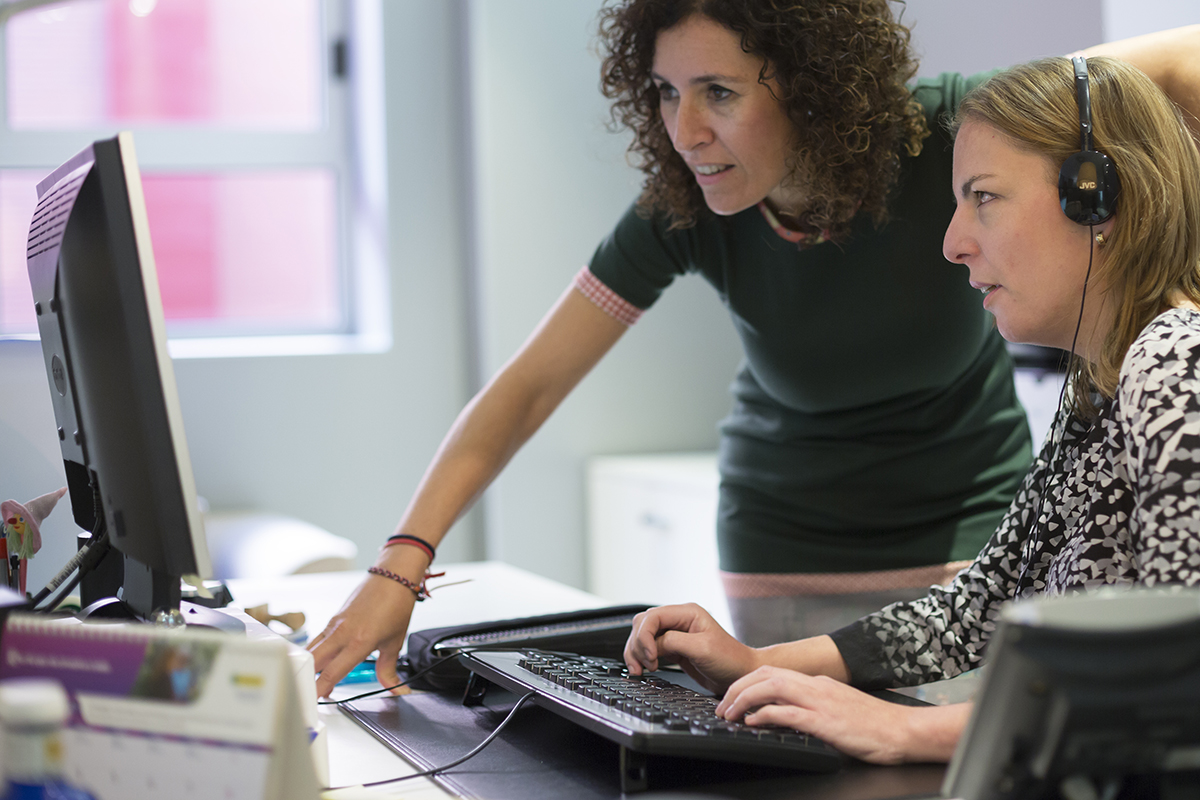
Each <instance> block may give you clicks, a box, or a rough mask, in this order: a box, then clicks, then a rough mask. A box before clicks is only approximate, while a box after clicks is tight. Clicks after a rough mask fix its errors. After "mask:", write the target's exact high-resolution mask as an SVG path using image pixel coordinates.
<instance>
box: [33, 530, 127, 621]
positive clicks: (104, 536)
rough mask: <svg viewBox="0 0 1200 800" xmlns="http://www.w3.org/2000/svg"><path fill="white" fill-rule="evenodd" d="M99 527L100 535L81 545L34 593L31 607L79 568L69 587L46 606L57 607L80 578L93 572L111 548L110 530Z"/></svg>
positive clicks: (49, 607) (48, 607)
mask: <svg viewBox="0 0 1200 800" xmlns="http://www.w3.org/2000/svg"><path fill="white" fill-rule="evenodd" d="M98 527H101V532H100V535H99V536H98V537H96V538H95V539H93V541H92V542H91V544H89V545H87V546H86V547H81V548H80V549H79V550H78V551H76V553H75V555H74V556H72V557H71V560H70V561H68V562H67V563H66V566H64V567H63V568H62V569H61V570H59V571H58V574H57V575H55V576H54V577H53V578H51V579H50V582H49V583H47V584H46V585H45V586H44V587H43V588H42V590H41V591H40V592H38V593H37V594H36V595H34V597H33V599H32V600H31V601H30V603H29V607H30V608H34V609H36V608H37V606H38V604H39V603H41V602H42V601H43V600H45V599H46V597H47V596H48V595H49V594H50V593H51V592H53V591H54V590H55V589H57V588H58V587H59V586H60V585H61V584H62V582H63V581H64V580H66V579H67V576H68V575H70V574H71V573H72V572H75V570H76V568H78V570H79V571H78V572H77V573H76V574H75V578H74V579H73V580H72V581H71V582H70V583H68V584H67V588H66V589H65V590H63V591H62V592H60V593H59V596H58V597H57V598H55V601H54V602H52V603H49V604H47V605H46V607H45V608H46V609H53V608H55V607H57V606H58V604H59V603H60V602H61V601H63V600H64V599H66V597H67V595H69V594H70V593H71V590H72V589H74V588H75V587H76V586H77V585H78V584H79V581H80V579H81V578H82V577H83V576H84V575H85V574H86V573H88V572H91V570H92V569H94V568H95V566H96V564H97V563H98V562H99V561H100V559H101V558H103V557H104V555H105V553H107V552H108V549H109V544H108V531H107V530H106V529H104V528H103V527H102V526H98ZM89 556H90V558H89Z"/></svg>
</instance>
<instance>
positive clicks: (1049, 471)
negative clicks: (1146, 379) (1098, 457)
mask: <svg viewBox="0 0 1200 800" xmlns="http://www.w3.org/2000/svg"><path fill="white" fill-rule="evenodd" d="M1094 233H1095V227H1094V226H1092V225H1088V266H1087V274H1086V275H1084V277H1083V292H1082V293H1081V294H1080V297H1079V318H1078V319H1077V320H1075V334H1074V335H1073V336H1072V337H1071V349H1070V350H1069V351H1067V372H1066V375H1065V376H1064V377H1063V385H1062V388H1061V389H1060V390H1059V392H1058V413H1059V415H1061V414H1062V411H1063V399H1064V398H1065V397H1066V396H1067V384H1068V383H1070V381H1071V370H1072V369H1073V368H1074V366H1075V345H1076V344H1077V343H1078V342H1079V328H1080V326H1082V325H1083V306H1084V304H1085V303H1087V287H1088V283H1089V282H1090V281H1091V279H1092V257H1093V256H1094V255H1095V253H1096V248H1095V244H1094V243H1095V241H1096V237H1095V236H1094V235H1093V234H1094ZM1069 421H1070V420H1069V419H1063V420H1061V424H1060V425H1059V426H1058V430H1057V431H1054V432H1053V433H1057V434H1058V436H1057V438H1055V440H1054V450H1053V451H1052V453H1051V455H1050V462H1049V463H1048V464H1047V465H1046V478H1045V480H1043V481H1042V496H1041V497H1040V498H1038V507H1037V513H1036V514H1034V517H1033V525H1032V528H1033V530H1032V533H1033V535H1032V536H1031V537H1030V540H1029V559H1028V560H1027V561H1026V562H1025V563H1024V564H1023V565H1022V566H1021V572H1020V574H1019V575H1017V585H1016V587H1015V588H1014V589H1013V597H1016V598H1019V597H1020V596H1021V591H1022V590H1023V589H1024V586H1025V578H1026V577H1028V575H1029V569H1030V567H1031V566H1032V565H1033V556H1034V551H1035V550H1036V549H1037V546H1038V543H1039V542H1040V541H1041V538H1042V512H1044V511H1045V510H1046V498H1047V497H1048V496H1049V495H1050V490H1051V489H1052V488H1053V487H1052V486H1051V484H1050V480H1051V479H1052V478H1053V477H1054V465H1055V464H1057V463H1058V456H1059V449H1060V448H1061V447H1062V440H1063V437H1064V436H1065V435H1066V431H1067V423H1068V422H1069Z"/></svg>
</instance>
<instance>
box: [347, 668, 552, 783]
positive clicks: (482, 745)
mask: <svg viewBox="0 0 1200 800" xmlns="http://www.w3.org/2000/svg"><path fill="white" fill-rule="evenodd" d="M536 696H537V692H529V693H528V694H525V695H523V696H522V697H521V699H520V700H518V701H517V704H516V705H515V706H513V707H512V710H511V711H509V712H508V716H506V717H505V718H504V719H503V721H501V723H500V724H499V725H497V726H496V729H495V730H494V731H492V732H491V733H489V734H488V736H487V738H486V739H484V740H483V741H482V742H480V743H479V744H478V745H476V746H475V747H474V749H472V750H471V752H469V753H467V754H466V755H464V756H462V757H461V758H456V759H454V760H453V761H451V762H450V763H449V764H443V765H442V766H440V767H434V768H433V769H427V770H425V771H423V772H414V773H413V774H411V775H401V776H400V777H399V778H388V779H387V780H383V781H372V782H370V783H363V784H359V785H358V786H361V787H363V788H366V787H368V786H384V785H386V784H389V783H398V782H400V781H407V780H411V779H413V778H428V777H431V776H433V775H436V774H437V773H439V772H445V771H446V770H448V769H450V768H452V767H457V766H458V765H459V764H461V763H463V762H464V761H466V760H467V759H470V758H474V757H475V756H476V755H478V754H479V752H480V751H481V750H483V748H485V747H487V746H488V745H489V744H491V743H492V741H493V740H494V739H495V738H496V737H497V736H499V735H500V732H501V731H503V730H504V729H505V727H507V726H508V723H509V722H511V721H512V718H513V717H514V716H516V714H517V710H518V709H519V708H521V706H523V705H525V703H527V702H529V701H530V700H532V699H533V698H534V697H536ZM358 786H332V787H329V788H328V789H325V790H324V791H327V792H332V791H337V790H338V789H355V788H358Z"/></svg>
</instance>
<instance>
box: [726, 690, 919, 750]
mask: <svg viewBox="0 0 1200 800" xmlns="http://www.w3.org/2000/svg"><path fill="white" fill-rule="evenodd" d="M922 710H924V709H912V708H908V707H906V706H901V705H897V704H895V703H889V702H887V701H885V700H880V699H878V698H876V697H872V696H870V695H868V694H866V693H864V692H861V691H859V690H858V689H854V688H852V687H850V686H847V685H846V684H844V683H840V682H838V681H835V680H833V679H832V678H827V677H824V676H817V677H813V676H810V675H804V674H802V673H799V672H792V671H790V670H784V669H778V668H775V667H761V668H759V669H757V670H755V671H754V672H752V673H750V674H748V675H746V676H745V677H743V678H741V679H740V680H738V681H736V682H734V683H733V684H732V685H731V686H730V687H729V691H727V692H726V694H725V697H724V699H722V701H721V702H720V703H719V704H718V706H717V713H718V714H720V715H721V716H724V717H725V718H726V719H744V720H745V722H746V723H747V724H748V725H759V726H777V727H784V728H793V729H795V730H798V731H802V732H804V733H809V734H812V735H814V736H816V737H818V738H820V739H824V740H825V741H827V742H829V743H830V744H831V745H833V746H834V747H836V748H838V749H839V750H841V751H842V752H844V753H847V754H848V755H851V756H854V757H856V758H860V759H863V760H864V761H870V762H873V763H877V764H895V763H900V762H901V761H904V760H906V758H907V756H908V755H909V753H910V751H912V748H911V745H912V743H911V742H908V741H906V739H905V736H906V734H907V732H908V731H909V730H911V726H910V725H908V724H906V722H907V720H906V716H907V715H908V714H911V713H912V712H914V711H922ZM912 752H915V751H912Z"/></svg>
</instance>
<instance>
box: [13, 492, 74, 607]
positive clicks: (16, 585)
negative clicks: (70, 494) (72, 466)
mask: <svg viewBox="0 0 1200 800" xmlns="http://www.w3.org/2000/svg"><path fill="white" fill-rule="evenodd" d="M66 493H67V487H65V486H64V487H63V488H61V489H59V490H58V491H54V492H50V493H49V494H44V495H42V496H41V497H35V498H34V499H32V500H30V501H29V502H27V503H26V504H25V505H21V504H20V503H18V502H17V501H16V500H5V501H4V502H3V503H0V519H3V520H4V538H3V540H0V556H2V557H3V558H4V569H3V571H2V573H0V574H3V575H5V576H6V577H7V582H8V586H9V588H11V589H15V590H16V591H18V592H20V593H21V594H25V571H26V565H27V562H28V561H29V559H31V558H33V556H34V554H35V553H37V551H38V550H41V549H42V533H41V531H40V530H39V526H40V525H41V524H42V521H43V520H45V519H46V517H48V516H50V512H51V511H53V510H54V506H55V505H57V504H58V501H59V500H60V499H62V496H63V495H64V494H66Z"/></svg>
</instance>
